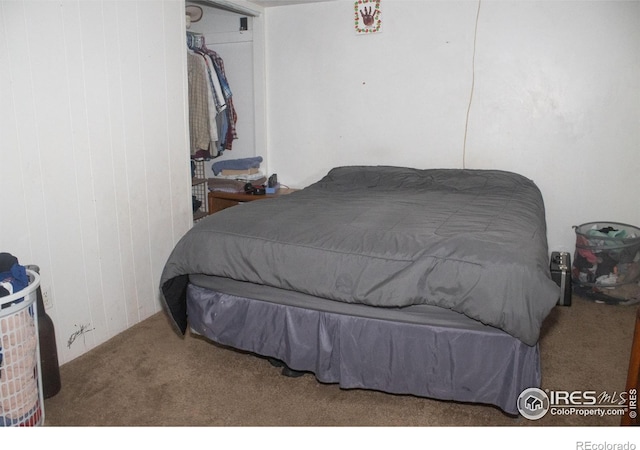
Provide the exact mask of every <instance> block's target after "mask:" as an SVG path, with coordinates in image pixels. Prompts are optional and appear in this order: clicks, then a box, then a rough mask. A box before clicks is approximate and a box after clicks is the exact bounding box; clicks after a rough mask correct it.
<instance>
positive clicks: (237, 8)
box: [189, 0, 261, 17]
mask: <svg viewBox="0 0 640 450" xmlns="http://www.w3.org/2000/svg"><path fill="white" fill-rule="evenodd" d="M189 3H197V4H200V5H206V6H212V7H214V8H218V9H222V10H225V11H229V12H232V13H236V14H244V15H247V16H251V17H258V16H260V14H261V12H260V11H259V10H257V9H253V8H248V7H245V6H242V5H239V4H238V3H237V2H234V1H227V0H199V1H193V2H189ZM256 7H258V6H257V5H256Z"/></svg>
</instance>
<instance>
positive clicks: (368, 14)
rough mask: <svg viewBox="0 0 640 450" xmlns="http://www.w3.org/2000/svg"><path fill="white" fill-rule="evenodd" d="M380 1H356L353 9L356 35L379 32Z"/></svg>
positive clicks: (380, 22) (380, 25)
mask: <svg viewBox="0 0 640 450" xmlns="http://www.w3.org/2000/svg"><path fill="white" fill-rule="evenodd" d="M380 1H381V0H356V2H355V8H354V9H355V30H356V34H371V33H379V32H380V31H381V27H382V20H381V19H380Z"/></svg>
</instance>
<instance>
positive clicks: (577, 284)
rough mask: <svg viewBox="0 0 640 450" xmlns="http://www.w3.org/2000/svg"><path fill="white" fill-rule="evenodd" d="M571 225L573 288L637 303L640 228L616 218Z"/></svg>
mask: <svg viewBox="0 0 640 450" xmlns="http://www.w3.org/2000/svg"><path fill="white" fill-rule="evenodd" d="M573 228H574V230H575V232H576V250H575V254H574V257H573V264H572V268H571V278H572V281H573V285H574V292H576V293H577V294H581V295H583V296H585V297H587V298H590V299H593V300H597V301H601V302H604V303H614V304H635V303H639V302H640V285H639V284H638V282H639V281H640V228H637V227H635V226H633V225H628V224H625V223H619V222H589V223H584V224H582V225H580V226H575V227H573Z"/></svg>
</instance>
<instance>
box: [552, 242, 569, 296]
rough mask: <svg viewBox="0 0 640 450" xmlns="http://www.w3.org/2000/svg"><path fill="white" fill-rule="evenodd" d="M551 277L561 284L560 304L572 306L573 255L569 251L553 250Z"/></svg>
mask: <svg viewBox="0 0 640 450" xmlns="http://www.w3.org/2000/svg"><path fill="white" fill-rule="evenodd" d="M549 269H550V270H551V279H552V280H553V281H555V282H556V284H557V285H558V286H560V298H559V299H558V305H559V306H571V255H569V253H567V252H551V262H550V263H549Z"/></svg>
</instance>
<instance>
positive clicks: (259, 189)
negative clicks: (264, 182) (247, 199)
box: [244, 183, 267, 195]
mask: <svg viewBox="0 0 640 450" xmlns="http://www.w3.org/2000/svg"><path fill="white" fill-rule="evenodd" d="M244 193H245V194H249V195H265V194H266V193H267V192H266V189H265V187H264V186H254V185H253V184H251V183H247V184H245V185H244Z"/></svg>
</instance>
